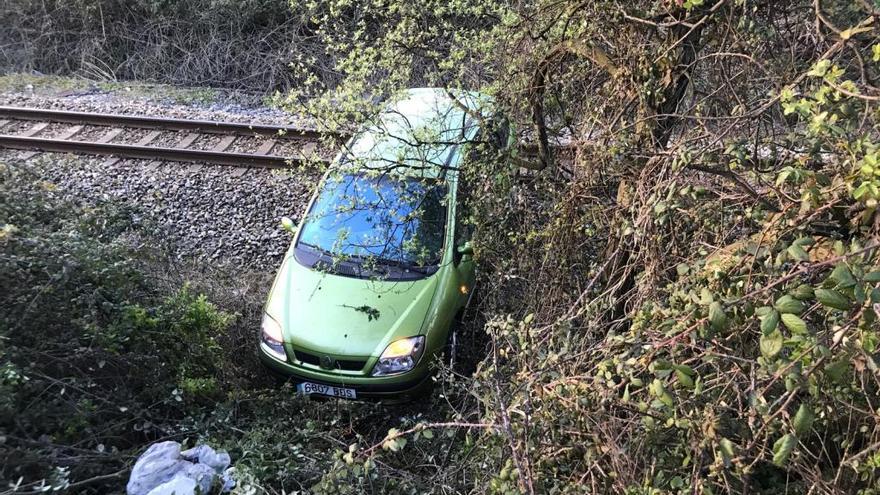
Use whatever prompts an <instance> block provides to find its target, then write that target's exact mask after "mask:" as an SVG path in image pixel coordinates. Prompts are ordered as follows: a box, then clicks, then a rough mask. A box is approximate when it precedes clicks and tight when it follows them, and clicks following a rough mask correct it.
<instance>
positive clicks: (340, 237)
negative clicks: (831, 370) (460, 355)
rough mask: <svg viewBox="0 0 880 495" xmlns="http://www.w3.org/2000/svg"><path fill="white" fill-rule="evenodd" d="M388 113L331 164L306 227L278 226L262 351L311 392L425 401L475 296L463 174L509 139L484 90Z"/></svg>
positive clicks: (420, 95) (390, 108)
mask: <svg viewBox="0 0 880 495" xmlns="http://www.w3.org/2000/svg"><path fill="white" fill-rule="evenodd" d="M384 108H385V109H384V110H383V111H382V112H380V113H379V114H378V115H377V116H376V117H375V118H374V119H373V121H372V122H370V123H368V124H365V125H364V127H363V128H362V130H360V131H359V132H357V133H355V135H354V136H353V137H352V138H351V140H349V142H348V143H347V144H346V146H345V147H344V151H342V152H341V153H340V154H339V155H338V156H337V157H336V159H335V160H334V161H333V163H332V164H331V166H330V167H329V169H328V172H327V173H326V175H325V176H324V178H323V179H322V180H321V183H320V184H319V186H318V188H317V190H316V192H315V194H314V196H313V198H312V200H311V202H310V203H309V205H308V207H307V208H306V214H305V215H304V216H303V219H302V221H301V222H300V223H299V227H298V228H296V227H294V224H293V222H292V221H291V220H289V219H284V222H283V223H285V224H286V227H287V228H288V229H289V230H291V232H294V238H293V242H292V243H291V245H290V248H289V249H288V251H287V253H286V255H285V257H284V261H283V263H282V264H281V268H280V269H279V271H278V274H277V275H276V278H275V282H274V284H273V286H272V290H271V291H270V293H269V297H268V301H267V302H266V306H265V309H264V315H263V322H262V328H261V331H260V344H259V349H260V352H259V353H260V357H261V359H262V361H263V362H264V363H265V364H266V365H268V366H269V367H271V368H272V369H274V370H275V371H277V372H280V373H281V374H283V375H286V376H289V377H292V378H294V379H295V381H296V382H297V383H298V384H297V386H298V390H299V391H300V392H301V393H303V394H321V395H329V396H334V397H343V398H351V399H353V398H358V397H385V396H397V395H403V394H413V393H416V392H420V391H422V390H424V389H425V387H426V386H427V385H428V384H429V383H430V375H431V371H432V367H433V366H434V363H435V362H436V359H435V358H436V357H439V356H440V355H441V354H443V353H444V351H445V350H447V349H448V348H449V346H450V345H451V344H452V345H454V343H455V342H454V332H453V331H452V327H453V324H454V321H455V320H456V317H457V316H458V315H460V313H461V312H462V311H463V309H464V308H465V307H466V306H467V304H468V303H469V301H470V298H471V296H472V295H473V293H474V282H475V277H474V262H473V259H472V255H473V250H472V248H471V245H470V242H469V239H470V226H469V223H468V222H467V215H466V214H465V212H464V211H463V207H462V206H461V204H463V201H461V195H462V194H463V190H465V189H466V188H463V187H462V184H461V182H462V181H461V179H460V177H459V170H458V169H459V166H460V165H461V163H462V162H463V160H464V159H465V157H466V156H470V153H474V152H475V150H477V149H479V148H480V146H482V144H481V145H480V146H476V145H475V143H490V145H491V146H493V147H494V148H499V149H500V148H505V147H507V146H508V145H509V144H510V141H511V139H510V132H509V131H508V130H507V127H506V126H503V125H495V124H494V122H495V120H497V119H495V118H494V117H493V116H492V114H491V113H490V112H489V111H488V109H489V108H491V100H489V99H488V98H487V97H486V96H484V95H481V94H479V93H472V92H457V93H454V92H451V91H447V90H444V89H435V88H420V89H411V90H408V91H406V92H404V93H403V94H401V95H399V96H398V97H395V98H393V99H392V100H391V101H390V102H389V103H388V104H387V105H386V106H385V107H384ZM490 122H492V123H493V124H492V125H489V123H490ZM490 128H491V129H493V131H492V132H489V131H487V130H486V129H490ZM497 129H501V130H500V131H499V130H497ZM490 134H491V135H490ZM457 205H459V207H458V208H457V207H456V206H457Z"/></svg>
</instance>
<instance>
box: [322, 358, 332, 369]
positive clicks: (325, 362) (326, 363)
mask: <svg viewBox="0 0 880 495" xmlns="http://www.w3.org/2000/svg"><path fill="white" fill-rule="evenodd" d="M334 364H335V362H334V361H333V358H332V357H330V356H321V367H322V368H324V369H325V370H329V369H332V368H333V365H334Z"/></svg>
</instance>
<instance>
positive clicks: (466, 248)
mask: <svg viewBox="0 0 880 495" xmlns="http://www.w3.org/2000/svg"><path fill="white" fill-rule="evenodd" d="M457 251H458V255H459V256H473V255H474V246H473V245H472V244H471V241H467V242H465V243H464V244H462V245H461V246H458V250H457Z"/></svg>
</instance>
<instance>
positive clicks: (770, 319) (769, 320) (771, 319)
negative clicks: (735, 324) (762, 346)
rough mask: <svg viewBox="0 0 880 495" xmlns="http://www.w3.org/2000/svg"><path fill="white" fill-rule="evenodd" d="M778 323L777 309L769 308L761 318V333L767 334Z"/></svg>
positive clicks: (774, 328)
mask: <svg viewBox="0 0 880 495" xmlns="http://www.w3.org/2000/svg"><path fill="white" fill-rule="evenodd" d="M778 325H779V311H776V310H775V309H773V310H770V312H769V313H767V314H766V315H764V317H763V318H761V335H769V334H770V332H772V331H774V330H776V327H777V326H778Z"/></svg>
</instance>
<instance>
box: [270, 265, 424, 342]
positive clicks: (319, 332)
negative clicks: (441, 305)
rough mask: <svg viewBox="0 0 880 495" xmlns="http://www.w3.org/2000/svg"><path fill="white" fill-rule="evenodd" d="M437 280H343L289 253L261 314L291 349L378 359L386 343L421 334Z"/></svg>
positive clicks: (341, 277) (347, 278)
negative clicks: (275, 326) (278, 329)
mask: <svg viewBox="0 0 880 495" xmlns="http://www.w3.org/2000/svg"><path fill="white" fill-rule="evenodd" d="M438 278H439V277H438V275H437V274H434V275H432V276H429V277H427V278H424V279H420V280H412V281H411V280H407V281H394V282H390V281H376V280H366V279H360V278H353V277H344V276H340V275H334V274H328V273H322V272H319V271H317V270H314V269H311V268H307V267H305V266H303V265H301V264H300V263H298V262H297V261H296V260H295V259H294V257H293V256H292V253H291V252H290V251H288V254H287V256H286V257H285V260H284V263H283V264H282V265H281V269H280V270H279V272H278V276H277V277H276V279H275V285H274V286H273V287H272V292H271V293H270V295H269V301H268V303H267V305H266V312H267V313H268V314H269V316H271V317H272V318H273V319H275V321H277V322H278V323H279V324H280V325H281V327H282V329H283V333H284V340H285V341H286V342H290V343H291V344H293V345H294V346H295V347H300V348H303V349H307V350H312V351H316V352H318V353H324V354H330V355H335V356H351V357H368V356H379V355H380V354H381V353H382V351H384V350H385V347H386V346H387V345H388V343H390V342H392V341H394V340H396V339H398V338H403V337H411V336H413V335H419V334H420V333H421V332H422V324H423V323H424V321H425V316H426V314H427V313H428V310H429V308H430V307H431V302H432V300H433V298H434V293H435V289H436V286H437V280H438Z"/></svg>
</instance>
